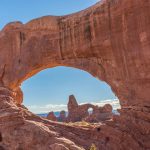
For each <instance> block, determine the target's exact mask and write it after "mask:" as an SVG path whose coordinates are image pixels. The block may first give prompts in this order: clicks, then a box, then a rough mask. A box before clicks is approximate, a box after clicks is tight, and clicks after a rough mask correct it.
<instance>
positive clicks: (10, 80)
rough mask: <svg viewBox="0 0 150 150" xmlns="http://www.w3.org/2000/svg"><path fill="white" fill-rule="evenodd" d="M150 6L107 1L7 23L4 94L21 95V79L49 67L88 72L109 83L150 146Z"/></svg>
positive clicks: (0, 36) (0, 39) (0, 40)
mask: <svg viewBox="0 0 150 150" xmlns="http://www.w3.org/2000/svg"><path fill="white" fill-rule="evenodd" d="M149 10H150V1H148V0H142V1H141V0H136V1H133V0H103V1H102V2H99V3H97V4H96V5H94V6H92V7H90V8H89V9H86V10H84V11H81V12H79V13H75V14H72V15H67V16H58V17H54V16H47V17H42V18H39V19H35V20H32V21H31V22H29V23H27V24H22V23H20V22H15V23H10V24H8V25H6V26H5V27H4V29H3V30H1V31H0V52H1V55H0V86H1V87H2V88H1V90H0V92H1V91H2V92H1V93H2V94H3V95H7V93H8V91H10V90H11V91H12V92H10V93H11V94H10V96H11V95H12V93H13V92H16V93H20V92H18V91H20V90H19V86H20V84H21V83H22V82H23V80H25V79H27V78H29V77H31V76H32V75H34V74H35V73H37V72H39V71H40V70H42V69H45V68H49V67H54V66H59V65H62V66H72V67H76V68H80V69H83V70H86V71H88V72H90V73H91V74H93V75H94V76H97V77H98V78H99V79H101V80H103V81H105V82H106V83H108V84H109V85H110V86H111V88H112V90H113V92H114V93H115V94H116V95H117V97H118V98H119V100H120V103H121V106H122V109H121V116H123V118H124V120H125V122H126V121H127V120H130V121H131V120H132V119H133V118H136V120H137V122H138V125H137V126H136V127H138V131H135V122H134V121H133V120H132V121H131V122H130V121H128V127H129V128H131V129H133V132H131V133H130V135H131V136H132V137H133V139H134V140H135V141H138V143H139V145H140V147H145V148H148V147H150V145H149V144H148V141H147V140H145V137H146V138H147V139H148V140H149V136H148V134H149V132H150V130H149V124H148V122H147V121H148V120H149V117H148V115H149V108H150V103H149V99H150V94H149V89H150V71H149V70H150V51H149V49H150V28H149V25H150V11H149ZM4 88H6V89H7V90H6V91H5V90H4ZM8 89H9V90H8ZM17 95H18V94H17ZM15 99H16V98H15ZM3 100H4V99H3ZM5 100H7V99H5ZM20 102H21V100H20ZM141 114H142V115H141ZM141 120H142V121H143V122H144V125H145V126H146V127H147V128H146V129H144V128H142V127H143V126H141V124H140V123H141ZM129 122H130V123H129ZM125 130H126V132H129V131H128V129H127V128H126V129H125ZM137 132H138V133H137ZM136 133H137V134H136ZM143 135H144V136H143ZM137 137H138V138H137ZM141 139H142V140H141ZM134 146H135V147H136V144H135V145H134Z"/></svg>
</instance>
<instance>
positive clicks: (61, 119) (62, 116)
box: [57, 110, 67, 122]
mask: <svg viewBox="0 0 150 150" xmlns="http://www.w3.org/2000/svg"><path fill="white" fill-rule="evenodd" d="M66 119H67V117H66V112H65V111H64V110H62V111H61V112H60V114H59V117H58V118H57V120H58V121H59V122H66Z"/></svg>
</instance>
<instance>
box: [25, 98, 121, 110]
mask: <svg viewBox="0 0 150 150" xmlns="http://www.w3.org/2000/svg"><path fill="white" fill-rule="evenodd" d="M82 104H85V103H80V105H82ZM91 104H94V105H98V106H104V105H105V104H111V105H112V107H113V109H114V110H116V109H119V108H120V104H119V100H118V99H108V100H101V101H100V102H91ZM27 107H28V109H29V110H30V111H32V112H34V113H47V112H50V111H54V112H56V111H61V110H65V111H67V105H65V104H57V105H56V104H47V105H43V106H38V105H32V106H27Z"/></svg>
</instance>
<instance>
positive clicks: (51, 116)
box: [47, 111, 57, 121]
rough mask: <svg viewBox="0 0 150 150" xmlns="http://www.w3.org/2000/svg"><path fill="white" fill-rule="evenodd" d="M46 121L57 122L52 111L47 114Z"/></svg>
mask: <svg viewBox="0 0 150 150" xmlns="http://www.w3.org/2000/svg"><path fill="white" fill-rule="evenodd" d="M47 119H49V120H52V121H57V117H56V116H55V114H54V112H53V111H51V112H49V113H48V115H47Z"/></svg>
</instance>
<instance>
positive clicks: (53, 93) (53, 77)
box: [22, 66, 120, 117]
mask: <svg viewBox="0 0 150 150" xmlns="http://www.w3.org/2000/svg"><path fill="white" fill-rule="evenodd" d="M22 90H23V93H24V101H23V104H24V105H25V106H27V107H28V109H29V110H30V111H32V112H33V113H36V114H40V115H42V114H44V116H45V114H47V113H48V112H51V111H54V112H55V115H56V117H57V116H59V113H60V111H62V110H65V111H68V110H67V101H68V97H69V95H71V94H74V95H75V96H76V98H77V101H78V103H79V105H82V104H83V103H84V104H85V103H90V104H93V105H98V106H103V105H104V104H105V103H109V104H111V105H113V108H114V109H115V110H116V109H117V108H120V105H119V100H118V98H117V97H116V96H115V95H114V93H113V92H112V90H111V88H110V86H109V85H108V84H106V83H105V82H102V81H100V80H98V79H97V78H93V76H92V75H91V74H89V73H88V72H86V71H83V70H81V69H76V68H73V67H62V66H61V67H54V68H49V69H45V70H43V71H41V72H39V73H38V74H36V75H34V76H33V77H32V78H30V79H28V80H26V81H25V82H23V85H22ZM89 110H90V109H89ZM89 110H88V111H89ZM92 112H93V110H92ZM88 113H89V114H91V111H90V112H88ZM66 115H67V114H66Z"/></svg>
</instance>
